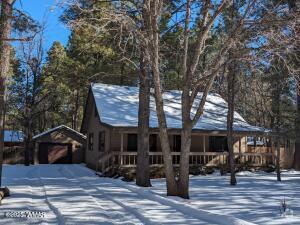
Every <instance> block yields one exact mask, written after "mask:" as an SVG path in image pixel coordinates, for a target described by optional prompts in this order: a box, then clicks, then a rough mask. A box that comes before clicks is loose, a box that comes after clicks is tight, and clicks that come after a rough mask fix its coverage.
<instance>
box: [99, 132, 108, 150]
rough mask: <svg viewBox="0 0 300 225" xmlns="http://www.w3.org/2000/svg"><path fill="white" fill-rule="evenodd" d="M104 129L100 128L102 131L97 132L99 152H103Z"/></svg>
mask: <svg viewBox="0 0 300 225" xmlns="http://www.w3.org/2000/svg"><path fill="white" fill-rule="evenodd" d="M105 137H106V135H105V131H104V130H102V131H99V133H98V151H99V152H105V144H106V142H105Z"/></svg>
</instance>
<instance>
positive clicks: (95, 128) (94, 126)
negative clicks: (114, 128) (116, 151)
mask: <svg viewBox="0 0 300 225" xmlns="http://www.w3.org/2000/svg"><path fill="white" fill-rule="evenodd" d="M89 97H90V98H91V97H92V96H89ZM89 102H90V103H91V105H89V106H87V107H88V108H87V115H88V117H87V122H88V129H87V133H86V136H87V139H86V146H87V148H86V151H85V160H86V164H87V166H88V167H90V168H93V169H95V168H96V167H97V166H96V165H97V161H98V159H99V157H100V156H101V154H103V152H99V132H100V131H104V132H105V151H109V149H110V143H111V139H110V129H109V128H107V127H104V126H102V125H101V123H100V120H99V117H98V116H95V106H96V105H95V102H94V99H91V100H90V101H89ZM90 133H93V135H94V137H93V150H89V148H88V147H89V146H88V140H89V134H90Z"/></svg>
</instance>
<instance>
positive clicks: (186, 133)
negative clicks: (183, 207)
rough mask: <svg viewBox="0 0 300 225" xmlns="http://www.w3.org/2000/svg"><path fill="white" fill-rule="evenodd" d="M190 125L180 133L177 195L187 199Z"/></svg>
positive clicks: (190, 139) (185, 126)
mask: <svg viewBox="0 0 300 225" xmlns="http://www.w3.org/2000/svg"><path fill="white" fill-rule="evenodd" d="M191 134H192V126H191V123H189V122H188V123H187V124H186V125H184V127H183V129H182V131H181V149H180V150H181V152H180V169H179V171H180V173H179V181H178V195H179V196H180V197H182V198H185V199H188V198H189V171H190V149H191V142H192V136H191Z"/></svg>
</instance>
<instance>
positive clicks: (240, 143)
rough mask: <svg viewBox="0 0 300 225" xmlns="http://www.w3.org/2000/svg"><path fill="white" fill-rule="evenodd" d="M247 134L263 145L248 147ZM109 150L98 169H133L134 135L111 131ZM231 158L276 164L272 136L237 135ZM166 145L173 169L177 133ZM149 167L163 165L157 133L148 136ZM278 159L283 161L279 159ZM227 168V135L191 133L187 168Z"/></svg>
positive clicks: (283, 143) (255, 164)
mask: <svg viewBox="0 0 300 225" xmlns="http://www.w3.org/2000/svg"><path fill="white" fill-rule="evenodd" d="M247 135H251V137H254V139H255V140H258V139H259V138H258V137H261V138H260V140H262V139H264V144H263V145H261V144H260V145H256V143H255V144H254V145H253V144H252V145H249V143H248V142H247ZM110 137H111V140H110V143H111V144H110V148H109V151H105V152H103V153H102V154H101V156H100V157H99V159H98V163H97V168H96V169H97V170H100V171H107V170H109V169H111V168H112V167H114V166H117V167H118V168H134V167H136V165H137V134H136V133H132V132H126V131H121V132H120V131H119V132H112V133H111V135H110ZM234 139H235V143H234V157H235V163H236V165H237V166H239V165H247V166H251V167H269V166H275V165H276V159H277V154H276V152H277V151H276V146H275V144H274V143H273V142H272V137H271V136H264V135H262V134H261V133H256V134H255V133H248V134H245V133H236V134H235V136H234ZM169 143H170V146H171V150H172V152H171V154H172V158H173V164H174V166H179V163H180V145H181V140H180V133H179V132H170V135H169ZM149 145H150V146H149V164H150V167H162V166H163V163H164V161H163V153H162V151H161V148H160V140H159V135H158V133H157V132H153V133H151V134H150V137H149ZM288 147H289V146H288V145H287V140H286V139H282V140H281V144H280V152H281V154H280V155H282V154H284V153H285V152H286V149H287V148H288ZM280 158H283V156H281V157H280ZM226 165H228V148H227V136H226V133H222V132H194V133H193V135H192V145H191V151H190V166H191V167H194V166H210V167H224V166H226Z"/></svg>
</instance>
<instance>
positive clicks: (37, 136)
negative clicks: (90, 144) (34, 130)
mask: <svg viewBox="0 0 300 225" xmlns="http://www.w3.org/2000/svg"><path fill="white" fill-rule="evenodd" d="M61 129H66V130H69V131H71V132H74V133H76V134H78V135H79V136H81V137H82V138H86V136H84V135H83V134H82V133H79V132H78V131H76V130H74V129H72V128H70V127H68V126H66V125H60V126H58V127H54V128H52V129H49V130H46V131H44V132H42V133H40V134H38V135H35V136H34V137H33V138H32V139H33V140H34V139H37V138H39V137H41V136H44V135H45V134H49V133H52V132H54V131H57V130H61Z"/></svg>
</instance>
